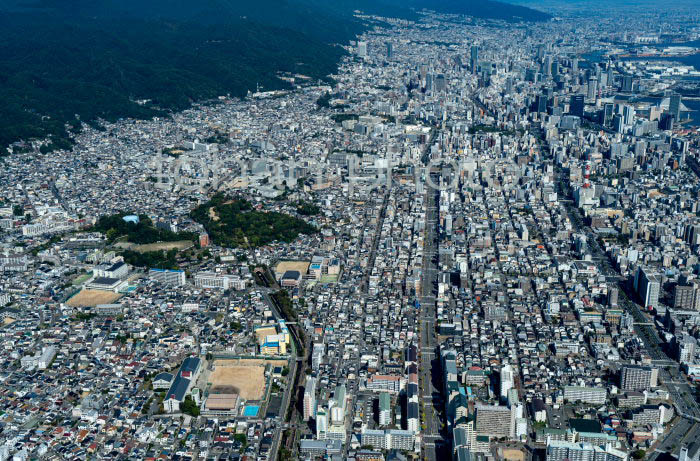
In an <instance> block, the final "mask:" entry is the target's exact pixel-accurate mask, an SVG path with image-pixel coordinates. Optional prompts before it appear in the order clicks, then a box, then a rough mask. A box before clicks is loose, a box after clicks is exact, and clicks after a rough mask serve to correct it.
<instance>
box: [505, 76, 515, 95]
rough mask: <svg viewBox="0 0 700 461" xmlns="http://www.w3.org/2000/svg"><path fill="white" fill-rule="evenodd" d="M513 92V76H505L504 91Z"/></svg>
mask: <svg viewBox="0 0 700 461" xmlns="http://www.w3.org/2000/svg"><path fill="white" fill-rule="evenodd" d="M512 92H513V77H508V78H506V87H505V93H506V94H510V93H512Z"/></svg>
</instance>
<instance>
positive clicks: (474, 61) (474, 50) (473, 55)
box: [469, 45, 479, 73]
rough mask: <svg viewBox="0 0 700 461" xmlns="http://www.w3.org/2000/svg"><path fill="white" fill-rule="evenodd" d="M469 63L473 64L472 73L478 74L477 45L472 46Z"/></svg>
mask: <svg viewBox="0 0 700 461" xmlns="http://www.w3.org/2000/svg"><path fill="white" fill-rule="evenodd" d="M469 63H470V64H471V69H472V73H476V72H477V69H478V67H479V47H478V46H476V45H472V48H471V58H470V60H469Z"/></svg>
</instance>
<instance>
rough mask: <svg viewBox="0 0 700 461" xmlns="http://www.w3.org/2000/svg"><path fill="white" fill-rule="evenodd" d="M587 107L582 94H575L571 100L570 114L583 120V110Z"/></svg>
mask: <svg viewBox="0 0 700 461" xmlns="http://www.w3.org/2000/svg"><path fill="white" fill-rule="evenodd" d="M584 107H585V103H584V98H583V95H582V94H575V95H573V96H571V99H570V100H569V113H570V114H571V115H575V116H577V117H581V118H583V109H584Z"/></svg>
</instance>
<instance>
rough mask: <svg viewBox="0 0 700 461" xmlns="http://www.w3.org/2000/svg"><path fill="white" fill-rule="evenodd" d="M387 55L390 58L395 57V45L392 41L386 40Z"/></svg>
mask: <svg viewBox="0 0 700 461" xmlns="http://www.w3.org/2000/svg"><path fill="white" fill-rule="evenodd" d="M386 57H387V58H389V59H391V58H393V57H394V45H393V44H392V43H391V42H386Z"/></svg>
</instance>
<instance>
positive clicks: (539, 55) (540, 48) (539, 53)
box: [537, 45, 545, 59]
mask: <svg viewBox="0 0 700 461" xmlns="http://www.w3.org/2000/svg"><path fill="white" fill-rule="evenodd" d="M544 52H545V48H544V45H537V59H542V58H544Z"/></svg>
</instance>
